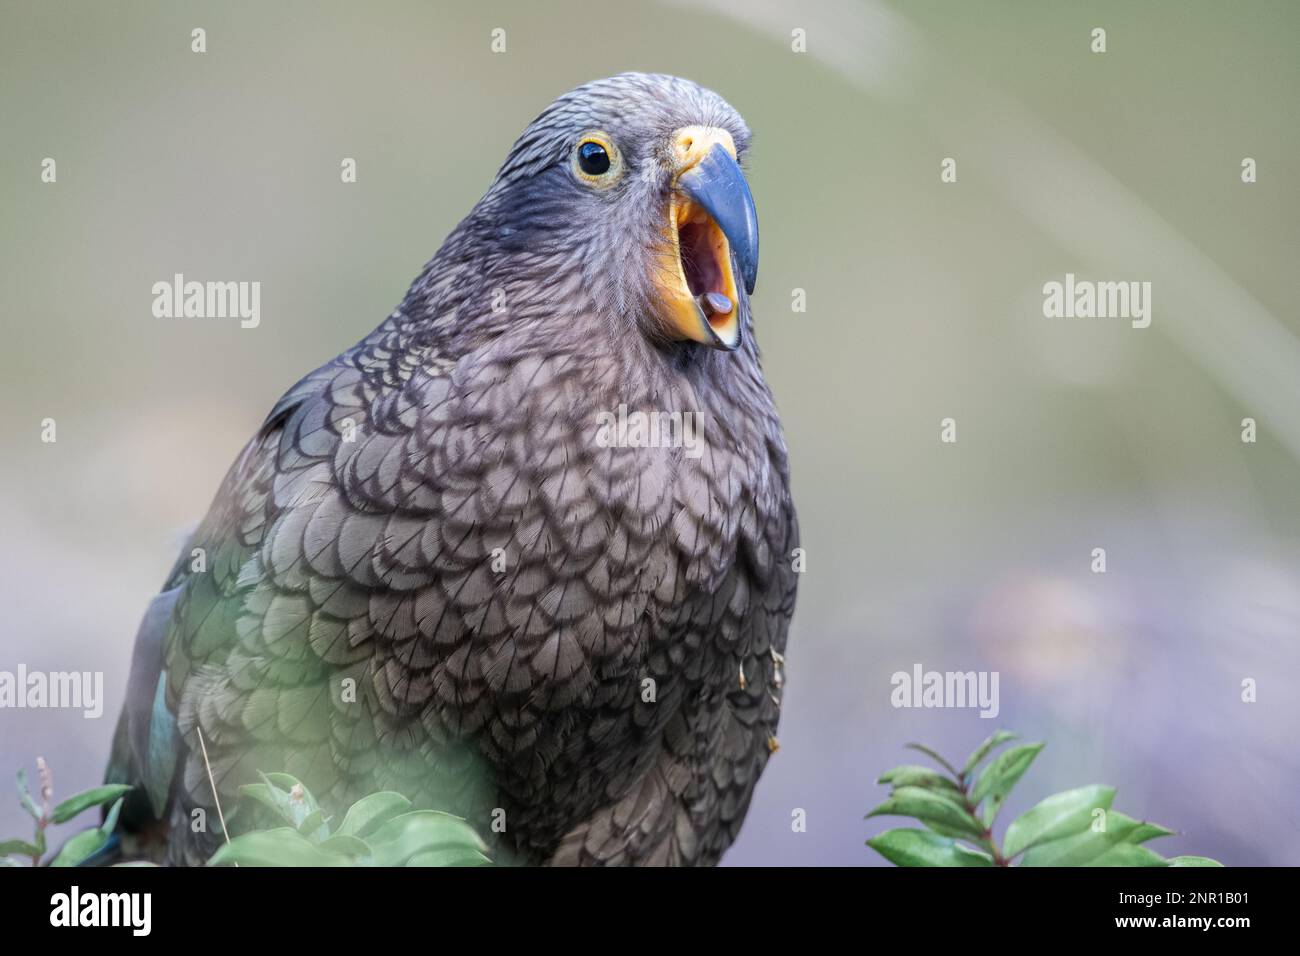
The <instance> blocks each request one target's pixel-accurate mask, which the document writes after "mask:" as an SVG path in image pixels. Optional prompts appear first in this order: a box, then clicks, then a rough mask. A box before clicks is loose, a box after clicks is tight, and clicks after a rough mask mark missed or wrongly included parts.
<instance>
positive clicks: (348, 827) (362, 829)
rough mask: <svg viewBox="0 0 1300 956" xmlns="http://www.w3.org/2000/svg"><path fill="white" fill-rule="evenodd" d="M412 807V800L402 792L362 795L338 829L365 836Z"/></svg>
mask: <svg viewBox="0 0 1300 956" xmlns="http://www.w3.org/2000/svg"><path fill="white" fill-rule="evenodd" d="M410 809H411V801H410V800H407V799H406V797H404V796H402V795H401V794H400V793H394V792H393V791H391V790H384V791H382V792H380V793H372V794H370V795H369V796H368V797H362V798H361V799H360V800H358V801H357V802H356V803H354V804H352V807H351V808H350V809H349V810H348V812H347V815H346V816H345V817H344V818H343V822H342V823H341V824H339V828H338V830H337V831H336V832H337V833H340V834H342V835H344V836H355V837H364V836H366V835H367V834H368V833H370V832H371V831H372V830H374V829H375V828H376V827H378V826H380V825H381V824H383V823H386V822H387V821H389V820H391V819H392V818H393V817H395V816H397V815H398V814H399V813H405V812H406V811H407V810H410Z"/></svg>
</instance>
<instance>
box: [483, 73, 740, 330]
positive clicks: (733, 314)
mask: <svg viewBox="0 0 1300 956" xmlns="http://www.w3.org/2000/svg"><path fill="white" fill-rule="evenodd" d="M749 140H750V135H749V129H748V128H747V127H746V125H745V122H744V120H742V119H741V117H740V115H739V114H738V113H737V112H736V111H735V110H734V109H733V108H732V107H731V106H730V105H728V104H727V102H726V101H725V100H723V99H722V98H721V97H720V96H718V95H717V94H716V93H713V92H712V91H710V90H706V89H704V88H703V87H701V86H698V85H697V84H695V83H693V82H690V81H689V80H684V79H680V78H678V77H673V76H665V75H658V74H644V73H623V74H619V75H618V76H614V77H610V78H608V79H603V80H597V81H595V82H592V83H588V84H586V85H584V86H580V87H578V88H577V89H575V90H572V91H571V92H569V93H566V94H565V95H563V96H561V97H560V98H559V99H557V100H556V101H555V102H554V103H552V104H551V105H550V106H549V107H548V108H547V109H546V110H544V111H543V112H542V113H541V115H540V116H538V117H537V118H536V119H535V120H534V121H533V122H532V123H531V124H530V125H529V126H528V128H527V129H526V130H525V131H524V132H523V134H522V135H521V136H520V137H519V139H518V140H517V141H516V142H515V144H514V147H513V148H512V149H511V151H510V154H509V155H508V156H507V157H506V160H505V162H504V164H503V165H502V167H501V169H500V172H499V173H498V174H497V177H496V180H495V181H494V183H493V185H492V187H491V189H490V190H489V191H488V194H487V195H486V196H485V197H484V199H483V200H482V201H481V202H480V204H479V213H480V215H481V216H482V217H483V219H484V225H485V226H488V225H490V229H485V230H484V234H485V235H488V236H490V238H489V239H488V241H490V242H491V243H493V244H495V246H496V247H497V251H500V252H507V253H512V254H514V256H515V259H516V264H518V261H519V260H520V259H521V258H522V259H523V260H524V261H525V265H527V264H532V266H533V267H534V270H535V271H540V272H543V273H545V274H544V275H541V276H540V278H542V279H543V280H545V281H546V282H547V283H549V291H550V298H551V301H550V306H551V307H552V308H554V309H559V310H563V309H564V307H565V301H566V299H568V300H571V301H573V302H575V303H576V302H581V303H596V304H597V305H598V308H597V309H596V310H594V311H595V313H596V314H597V315H599V316H600V318H601V320H602V321H601V322H600V323H595V322H593V323H592V327H591V328H588V329H585V330H583V331H584V334H591V335H607V334H612V335H627V334H633V333H639V334H641V335H643V336H644V337H645V338H646V339H648V340H649V341H650V342H652V343H656V344H660V343H672V342H686V343H698V344H700V345H703V346H707V347H711V348H714V349H720V350H724V351H732V350H735V349H736V348H738V347H739V346H740V344H741V340H742V333H743V329H744V325H745V319H746V317H747V315H748V308H749V300H748V296H749V294H750V293H752V292H753V290H754V282H755V279H756V278H757V274H758V218H757V215H756V213H755V210H754V199H753V196H752V195H751V194H750V190H749V185H748V184H747V182H746V180H745V175H744V173H743V172H742V170H741V163H742V162H743V160H744V158H745V152H746V150H747V148H748V146H749ZM577 311H582V313H583V317H585V318H587V319H588V320H589V319H590V315H591V314H592V311H593V310H591V309H581V310H579V309H575V313H576V312H577ZM575 321H581V319H580V318H578V317H577V316H576V315H575ZM602 325H603V326H604V327H601V326H602Z"/></svg>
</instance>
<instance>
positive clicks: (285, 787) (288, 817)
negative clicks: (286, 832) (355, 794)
mask: <svg viewBox="0 0 1300 956" xmlns="http://www.w3.org/2000/svg"><path fill="white" fill-rule="evenodd" d="M258 776H260V777H261V778H262V782H261V783H248V784H244V786H242V787H240V788H239V792H240V793H241V794H243V795H244V796H246V797H251V798H252V799H254V800H256V801H257V802H258V803H261V804H263V805H265V806H268V807H270V808H271V809H272V810H274V811H275V812H276V813H277V814H278V815H279V817H280V819H282V820H284V822H285V823H287V824H289V825H290V826H292V827H300V826H302V823H303V821H304V820H306V819H307V817H308V816H310V815H311V813H312V812H313V811H314V810H318V809H320V807H319V806H317V804H316V798H315V797H313V796H312V795H311V791H310V790H308V789H307V788H306V787H304V786H303V785H302V783H301V782H300V781H299V780H298V778H297V777H291V776H289V774H287V773H259V774H258Z"/></svg>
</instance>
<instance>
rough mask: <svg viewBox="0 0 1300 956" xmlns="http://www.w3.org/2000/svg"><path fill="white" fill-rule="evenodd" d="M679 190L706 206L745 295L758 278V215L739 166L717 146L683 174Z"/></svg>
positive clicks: (679, 181)
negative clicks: (723, 238) (728, 248)
mask: <svg viewBox="0 0 1300 956" xmlns="http://www.w3.org/2000/svg"><path fill="white" fill-rule="evenodd" d="M677 185H678V187H679V188H680V189H681V190H682V191H683V192H685V193H686V195H687V196H689V197H690V198H691V199H693V200H694V201H695V202H697V203H699V204H700V205H701V206H703V207H704V210H705V211H706V212H707V213H708V214H709V215H710V216H712V217H713V221H714V222H716V223H717V224H718V228H719V229H721V230H722V234H723V235H725V236H726V237H727V242H728V243H730V244H731V251H732V253H733V254H734V255H735V257H736V262H737V264H738V265H739V266H740V280H741V282H742V283H743V284H744V286H745V292H746V294H752V293H753V291H754V284H755V282H756V281H757V279H758V213H757V211H756V210H755V209H754V197H753V194H751V193H750V191H749V183H747V182H746V181H745V174H744V173H743V172H741V170H740V165H739V164H738V163H737V162H736V161H735V159H733V158H732V156H731V153H729V152H727V150H726V149H725V148H723V147H722V146H714V147H713V149H711V150H710V151H709V155H707V156H705V157H704V159H703V160H701V161H700V162H699V163H698V164H697V165H696V166H695V167H694V168H692V169H690V170H687V171H686V172H685V173H683V174H682V176H681V178H680V179H679V180H678V182H677Z"/></svg>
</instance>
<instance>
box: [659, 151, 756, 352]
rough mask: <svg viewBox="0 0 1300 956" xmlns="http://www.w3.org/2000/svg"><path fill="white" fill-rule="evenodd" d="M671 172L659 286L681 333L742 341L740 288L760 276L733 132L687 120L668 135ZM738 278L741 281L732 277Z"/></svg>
mask: <svg viewBox="0 0 1300 956" xmlns="http://www.w3.org/2000/svg"><path fill="white" fill-rule="evenodd" d="M673 153H674V160H675V165H676V169H675V178H674V183H673V193H672V201H671V203H670V210H669V222H668V228H667V230H666V231H667V232H668V234H669V236H668V238H669V258H670V259H671V260H672V261H671V262H669V263H665V265H666V266H668V268H667V269H665V270H664V284H667V285H668V286H670V287H669V288H663V289H661V292H662V293H663V298H664V300H665V301H666V303H667V305H668V310H669V318H670V320H671V322H672V324H673V326H674V327H675V329H676V331H677V332H678V333H679V334H681V336H682V337H683V338H686V339H690V340H691V341H695V342H700V343H702V344H704V345H710V346H712V347H714V348H718V349H725V350H727V351H731V350H733V349H735V348H737V347H739V345H740V332H741V328H740V289H741V288H742V287H743V288H744V290H745V292H746V294H748V293H751V292H753V291H754V281H755V279H756V278H757V277H758V216H757V214H756V213H755V211H754V197H753V196H752V195H751V194H750V192H749V184H748V183H746V182H745V176H744V174H743V173H742V172H741V171H740V166H739V164H737V162H736V147H735V144H734V143H733V142H732V139H731V134H730V133H728V132H727V131H726V130H723V129H718V128H715V127H703V126H688V127H685V128H684V129H680V130H678V131H677V132H676V133H675V134H674V137H673ZM738 279H739V281H737V280H738Z"/></svg>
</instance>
